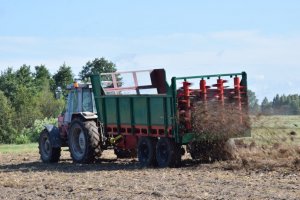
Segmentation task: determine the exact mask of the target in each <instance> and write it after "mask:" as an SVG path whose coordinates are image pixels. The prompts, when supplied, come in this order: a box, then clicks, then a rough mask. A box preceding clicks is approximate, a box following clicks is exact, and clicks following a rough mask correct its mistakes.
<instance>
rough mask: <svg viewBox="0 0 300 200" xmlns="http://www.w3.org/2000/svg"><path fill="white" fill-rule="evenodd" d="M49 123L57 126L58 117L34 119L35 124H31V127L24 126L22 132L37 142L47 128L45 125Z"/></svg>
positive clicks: (30, 139)
mask: <svg viewBox="0 0 300 200" xmlns="http://www.w3.org/2000/svg"><path fill="white" fill-rule="evenodd" d="M47 124H49V125H55V126H57V119H56V118H45V119H37V120H35V121H34V124H33V126H31V127H30V128H24V129H23V130H22V132H21V135H23V136H24V137H27V138H28V139H29V141H30V142H37V141H38V139H39V136H40V133H41V132H42V130H43V129H44V128H45V125H47ZM22 144H24V143H22Z"/></svg>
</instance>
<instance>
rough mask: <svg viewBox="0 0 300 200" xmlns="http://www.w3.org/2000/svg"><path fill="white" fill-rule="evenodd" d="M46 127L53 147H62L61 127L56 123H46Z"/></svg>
mask: <svg viewBox="0 0 300 200" xmlns="http://www.w3.org/2000/svg"><path fill="white" fill-rule="evenodd" d="M45 129H47V131H48V132H49V135H50V142H51V144H52V147H54V148H59V147H61V139H60V134H59V129H58V128H57V127H56V126H54V125H50V124H48V125H45Z"/></svg>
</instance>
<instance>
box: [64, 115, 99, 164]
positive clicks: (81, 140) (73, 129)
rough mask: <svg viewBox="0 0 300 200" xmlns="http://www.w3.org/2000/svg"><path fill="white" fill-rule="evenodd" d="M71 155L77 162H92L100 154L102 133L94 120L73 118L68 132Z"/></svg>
mask: <svg viewBox="0 0 300 200" xmlns="http://www.w3.org/2000/svg"><path fill="white" fill-rule="evenodd" d="M68 141H69V148H70V153H71V157H72V159H73V161H74V162H76V163H92V162H94V161H95V158H96V156H100V155H101V153H102V151H101V148H100V134H99V132H98V127H97V125H96V122H94V121H86V122H82V121H80V120H78V119H75V120H73V122H72V123H71V126H70V131H69V134H68Z"/></svg>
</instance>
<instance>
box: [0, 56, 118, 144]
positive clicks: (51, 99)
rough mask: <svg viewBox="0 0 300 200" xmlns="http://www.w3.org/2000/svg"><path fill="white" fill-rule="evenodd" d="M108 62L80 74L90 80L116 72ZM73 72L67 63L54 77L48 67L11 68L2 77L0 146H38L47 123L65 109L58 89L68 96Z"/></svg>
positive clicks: (101, 61)
mask: <svg viewBox="0 0 300 200" xmlns="http://www.w3.org/2000/svg"><path fill="white" fill-rule="evenodd" d="M115 71H116V66H115V64H114V63H112V62H111V61H108V60H106V59H105V58H96V59H94V60H93V61H88V62H87V63H86V64H85V65H84V66H83V67H82V70H81V71H80V73H79V74H78V76H79V78H80V79H82V80H86V79H87V78H88V77H89V75H90V74H92V73H103V72H115ZM74 76H75V75H74V73H73V71H72V68H71V67H70V66H68V65H66V64H65V63H64V64H62V65H61V66H60V67H59V69H58V71H57V72H56V73H54V74H51V73H50V71H49V69H48V68H47V67H46V66H45V65H38V66H34V67H33V68H32V67H31V66H30V65H26V64H24V65H22V66H20V67H19V68H18V69H17V70H13V68H11V67H8V68H6V69H5V70H3V71H1V74H0V119H1V121H0V144H1V143H27V142H36V141H37V139H38V135H39V132H40V131H41V130H42V129H43V124H45V123H55V122H56V121H57V120H56V118H57V116H58V115H59V114H60V113H61V112H62V110H63V109H64V106H65V98H59V99H56V98H55V92H56V90H57V88H61V89H62V93H63V95H62V96H65V95H66V93H67V92H66V87H67V85H68V84H70V83H73V82H74Z"/></svg>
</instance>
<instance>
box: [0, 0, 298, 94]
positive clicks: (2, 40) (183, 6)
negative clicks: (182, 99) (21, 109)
mask: <svg viewBox="0 0 300 200" xmlns="http://www.w3.org/2000/svg"><path fill="white" fill-rule="evenodd" d="M0 3H1V4H0V25H1V26H0V71H3V70H5V69H6V68H7V67H14V68H15V69H16V68H18V67H19V66H21V65H22V64H28V65H31V66H32V67H33V66H35V65H39V64H45V65H46V66H47V67H48V68H49V69H50V71H51V73H55V72H56V71H57V69H58V68H59V66H60V65H62V64H63V63H64V62H66V64H67V65H70V66H72V69H73V72H74V74H78V72H79V71H80V70H81V67H82V66H83V65H84V64H85V63H86V62H87V61H89V60H92V59H94V58H95V57H102V56H104V57H105V58H107V59H109V60H111V61H113V62H114V63H116V64H117V67H118V69H119V70H120V71H124V70H138V69H148V68H155V67H163V68H165V69H166V70H167V75H168V78H169V79H170V78H171V77H172V76H182V75H196V74H199V75H201V74H215V73H231V72H240V71H246V72H248V74H249V85H250V89H252V90H254V91H255V92H256V93H257V96H258V97H259V99H262V98H263V97H264V96H267V97H269V98H272V97H273V96H275V94H276V93H279V94H284V93H285V94H289V93H299V88H298V86H299V85H300V79H299V78H298V76H299V74H300V22H299V19H300V12H299V10H300V1H296V0H294V1H292V0H287V1H279V0H272V1H271V0H264V1H258V0H252V1H250V0H245V1H240V0H239V1H238V0H236V1H234V0H227V1H220V0H219V1H217V0H206V1H204V0H202V1H201V0H198V1H197V0H194V1H193V0H187V1H179V0H177V1H176V0H173V1H170V0H165V1H157V0H152V1H143V0H139V1H137V0H136V1H134V0H127V1H125V0H123V1H121V0H119V1H117V0H110V1H108V0H107V1H101V0H99V1H66V0H60V1H55V0H53V1H37V0H36V1H33V0H27V1H16V0H0Z"/></svg>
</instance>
